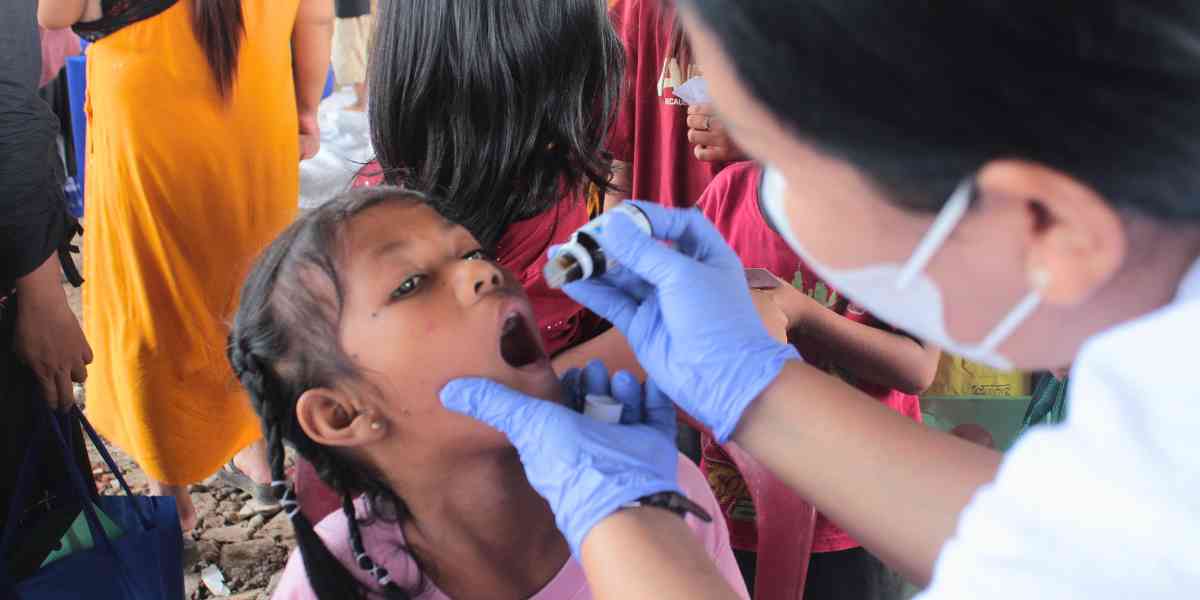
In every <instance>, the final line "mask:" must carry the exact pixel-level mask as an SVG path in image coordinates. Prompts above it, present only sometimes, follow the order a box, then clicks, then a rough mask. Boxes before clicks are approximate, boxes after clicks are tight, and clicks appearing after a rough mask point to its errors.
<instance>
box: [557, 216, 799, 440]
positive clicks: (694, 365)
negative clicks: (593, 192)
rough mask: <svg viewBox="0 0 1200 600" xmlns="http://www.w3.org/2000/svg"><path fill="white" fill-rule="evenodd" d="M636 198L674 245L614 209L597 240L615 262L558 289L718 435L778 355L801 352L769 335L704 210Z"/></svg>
mask: <svg viewBox="0 0 1200 600" xmlns="http://www.w3.org/2000/svg"><path fill="white" fill-rule="evenodd" d="M634 204H635V205H636V206H637V207H638V208H639V209H641V210H642V212H644V213H645V214H646V216H647V217H649V219H650V224H651V230H652V231H653V232H654V236H655V237H656V238H658V239H659V240H666V241H670V242H674V244H675V247H674V248H670V247H667V246H665V245H663V244H661V243H660V242H659V241H657V240H655V239H653V238H651V237H650V236H648V235H646V234H645V233H643V232H642V231H641V230H639V229H638V228H637V226H635V225H634V224H633V221H631V220H630V219H629V218H628V217H626V216H625V215H622V214H615V215H613V218H612V219H611V220H610V221H609V224H608V226H607V227H605V228H604V229H603V230H602V231H601V232H600V233H599V235H598V236H597V238H598V239H597V241H599V243H600V245H601V246H602V247H603V248H604V252H605V254H606V255H607V256H608V257H610V258H612V259H614V260H616V262H617V263H619V264H620V266H619V267H618V268H614V269H611V270H610V271H609V272H607V273H605V274H604V275H603V276H602V277H599V278H594V279H588V280H584V281H579V282H575V283H571V284H568V285H567V286H565V287H564V288H563V289H564V291H565V292H566V293H567V295H569V296H571V297H572V298H574V299H575V300H576V301H578V302H580V303H581V304H583V305H584V306H587V307H588V308H590V309H592V310H593V311H595V312H596V313H597V314H599V315H600V316H602V317H604V318H606V319H608V320H609V321H611V322H612V323H613V325H614V326H616V327H617V329H619V330H620V331H621V333H623V334H624V335H625V337H626V338H627V339H628V340H629V343H630V344H631V345H632V346H633V351H634V353H635V354H637V357H638V362H640V363H641V365H642V367H643V368H645V369H646V371H647V373H649V375H650V379H652V380H654V382H655V383H656V384H658V386H659V387H661V388H662V390H663V391H664V392H666V394H667V395H668V396H670V397H671V398H673V399H674V400H675V402H676V403H677V404H678V405H679V406H680V407H681V408H683V409H684V410H685V411H687V412H688V414H690V415H692V416H693V417H695V418H696V419H697V420H698V421H700V422H701V423H703V424H704V425H706V426H708V427H709V429H711V430H712V432H713V435H714V436H715V437H716V439H717V441H718V442H722V443H723V442H725V441H726V440H727V439H729V436H730V435H731V434H732V433H733V431H734V429H735V428H736V427H737V424H738V421H740V420H741V416H742V413H744V412H745V410H746V407H747V406H749V405H750V402H751V401H753V400H754V399H755V398H756V397H758V395H759V394H760V393H762V391H763V389H765V388H766V387H767V385H768V384H770V383H771V382H772V381H774V380H775V378H776V377H778V376H779V372H780V370H782V369H783V365H784V363H785V362H787V361H789V360H794V359H799V358H800V355H799V353H798V352H797V351H796V349H795V348H793V347H792V346H789V345H788V344H786V343H781V342H779V341H777V340H775V339H773V338H772V337H771V335H770V334H769V333H767V330H766V328H765V327H764V326H763V323H762V320H761V319H760V318H759V316H758V313H757V312H756V311H755V307H754V303H753V302H752V301H751V298H750V292H749V290H748V288H747V285H746V276H745V272H744V270H743V268H742V264H741V261H740V260H739V259H738V257H737V255H736V254H734V252H733V250H732V249H730V248H729V246H728V245H726V244H725V240H724V239H722V238H721V234H720V233H718V232H717V230H716V228H714V227H713V226H712V224H711V223H709V222H708V220H707V219H705V218H704V216H703V215H702V214H700V213H699V212H698V211H695V210H672V209H667V208H663V207H661V206H658V205H655V204H650V203H647V202H634Z"/></svg>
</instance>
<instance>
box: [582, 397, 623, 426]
mask: <svg viewBox="0 0 1200 600" xmlns="http://www.w3.org/2000/svg"><path fill="white" fill-rule="evenodd" d="M623 408H625V407H624V406H623V405H622V404H621V403H620V402H617V401H616V400H615V399H613V397H612V396H605V395H603V394H588V395H586V396H584V398H583V414H584V415H585V416H588V417H591V418H593V419H595V420H597V421H600V422H602V423H612V424H617V423H620V422H621V410H622V409H623Z"/></svg>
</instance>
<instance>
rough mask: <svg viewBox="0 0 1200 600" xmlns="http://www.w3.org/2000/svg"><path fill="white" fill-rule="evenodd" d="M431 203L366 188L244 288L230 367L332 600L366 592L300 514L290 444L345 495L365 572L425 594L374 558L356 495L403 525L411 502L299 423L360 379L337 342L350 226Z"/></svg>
mask: <svg viewBox="0 0 1200 600" xmlns="http://www.w3.org/2000/svg"><path fill="white" fill-rule="evenodd" d="M425 201H426V199H425V196H424V195H422V194H419V193H415V192H411V191H408V190H403V189H399V188H394V187H388V186H382V187H374V188H363V189H358V190H352V191H350V192H347V193H345V194H342V195H341V196H339V197H337V198H335V199H333V200H331V201H330V202H328V203H327V204H325V205H323V206H321V207H320V208H317V209H316V210H313V211H311V212H309V213H307V214H304V215H302V216H301V217H300V218H299V219H298V220H297V221H296V222H295V223H293V224H292V225H291V226H290V227H288V229H287V230H286V231H284V232H283V233H282V234H281V235H280V236H279V237H278V238H276V239H275V241H274V242H272V243H271V245H270V246H269V247H268V248H267V249H266V250H265V251H264V252H263V254H262V255H261V256H260V257H259V258H258V260H257V262H256V263H255V265H254V267H253V269H252V270H251V272H250V275H249V276H248V277H247V279H246V283H245V284H244V285H243V287H242V291H241V300H240V303H239V305H238V309H237V313H236V314H235V316H234V320H233V327H232V331H231V332H230V334H229V348H228V355H229V363H230V365H232V367H233V370H234V373H236V374H237V377H238V380H239V381H240V382H241V384H242V385H243V386H244V387H245V388H246V390H247V391H248V392H249V393H250V401H251V404H252V405H253V406H254V410H255V412H257V413H258V415H259V418H260V419H261V420H262V429H263V437H264V438H265V440H266V444H267V453H268V459H269V462H270V465H271V478H272V479H273V480H275V482H276V483H275V484H273V485H275V486H276V492H277V494H279V495H280V500H281V502H282V503H283V504H284V507H285V508H286V509H288V513H289V516H290V517H291V520H292V525H293V526H294V527H295V529H296V543H297V546H298V547H299V548H300V555H301V557H302V558H303V560H304V569H305V571H306V572H307V574H308V579H309V582H310V584H311V585H312V589H313V591H314V592H316V595H317V597H318V598H321V599H322V600H332V599H334V598H345V597H346V595H347V593H349V592H350V591H351V590H357V594H358V595H359V596H361V595H362V590H361V589H360V587H359V585H358V582H357V581H356V580H355V579H354V577H353V576H351V574H350V573H349V572H348V571H347V570H346V569H345V568H344V567H343V566H342V564H341V563H340V562H338V560H337V559H336V558H335V557H334V556H333V555H332V554H331V553H330V552H329V549H328V548H326V547H325V544H324V543H322V541H321V538H320V537H319V536H318V535H317V534H316V532H315V531H314V530H313V526H312V523H310V522H309V521H308V519H307V518H305V517H304V515H303V514H302V513H301V512H300V511H299V510H298V509H299V506H298V504H296V499H295V497H294V495H293V492H292V491H291V489H290V487H288V486H287V485H286V484H285V483H284V481H285V475H284V442H286V443H287V444H289V445H291V446H292V447H293V448H295V450H296V452H297V453H298V454H299V455H300V456H301V457H303V458H304V459H306V460H308V461H309V462H310V463H312V465H313V468H314V469H315V470H316V472H317V475H318V476H319V477H320V478H321V480H322V481H324V482H325V483H326V484H328V485H329V486H330V487H332V488H333V489H335V490H337V491H338V492H340V493H341V495H342V510H343V511H344V512H345V513H346V518H347V520H348V521H349V526H350V538H351V548H352V549H353V551H354V554H355V560H356V562H357V563H358V566H359V567H360V568H362V569H363V570H365V571H368V572H370V573H371V574H372V575H373V576H374V577H375V579H376V580H377V581H380V582H381V583H383V584H385V585H384V592H385V594H386V597H387V598H389V599H390V600H395V599H405V600H407V599H408V598H410V597H411V596H412V595H416V593H417V591H406V590H404V589H402V588H400V587H399V586H398V585H397V584H396V583H394V582H390V580H389V577H388V573H387V571H386V570H384V569H383V568H382V567H379V566H377V565H376V564H375V562H374V560H373V559H371V558H370V557H368V556H367V555H366V551H365V548H364V546H363V542H362V535H361V532H360V530H359V524H360V521H359V518H358V515H356V514H355V510H354V495H355V494H356V493H359V492H363V493H366V494H367V498H368V501H369V504H370V507H371V511H370V512H371V513H372V514H373V515H374V516H376V517H378V518H382V519H384V520H386V521H388V522H392V523H395V524H396V526H399V525H400V522H401V521H402V520H403V519H404V518H405V517H406V516H407V515H408V512H407V508H406V506H405V504H404V501H403V500H402V499H401V498H400V497H398V496H397V495H396V494H395V492H393V491H392V490H391V488H389V487H388V486H387V485H386V484H385V483H384V482H382V481H380V479H379V478H378V476H377V475H376V474H374V473H372V472H371V471H370V470H369V469H368V468H367V467H366V466H364V465H360V464H356V463H355V462H354V461H351V460H347V459H346V457H345V456H344V455H342V454H340V453H338V452H336V451H334V450H333V449H331V448H328V447H325V446H322V445H320V444H317V443H316V442H314V441H313V440H312V439H311V438H309V437H308V436H307V435H306V434H305V433H304V430H303V429H301V428H300V425H299V423H298V422H297V420H296V401H297V400H298V399H299V398H300V395H301V394H303V393H304V392H305V391H306V390H309V389H313V388H319V387H327V388H328V387H334V386H337V385H342V386H356V385H357V384H358V383H359V382H360V377H359V374H358V372H357V370H356V368H355V366H354V363H353V361H352V360H351V359H350V357H348V356H347V355H346V353H345V352H343V350H342V348H341V347H340V346H339V344H338V343H337V340H338V339H339V336H338V323H339V322H340V320H341V310H342V299H343V297H344V293H343V290H344V286H343V283H342V281H341V280H340V279H339V277H338V264H337V263H338V256H337V254H338V248H339V243H340V240H341V236H342V232H343V230H344V229H345V225H346V224H347V223H348V222H349V221H350V220H351V219H353V218H354V217H355V216H356V215H358V214H360V213H362V212H363V211H365V210H367V209H369V208H371V207H373V206H377V205H380V204H383V203H385V202H409V203H421V202H425ZM280 489H282V490H284V492H283V493H282V494H280V493H279V492H280ZM414 559H416V557H415V556H414ZM417 562H418V566H419V565H420V561H419V560H418V561H417Z"/></svg>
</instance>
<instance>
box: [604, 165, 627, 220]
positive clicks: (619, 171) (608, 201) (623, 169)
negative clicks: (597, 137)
mask: <svg viewBox="0 0 1200 600" xmlns="http://www.w3.org/2000/svg"><path fill="white" fill-rule="evenodd" d="M612 169H613V171H612V180H611V182H610V183H609V186H608V192H607V193H605V194H604V210H608V209H610V208H612V207H614V206H616V205H618V204H620V203H621V201H622V200H626V199H628V198H629V192H630V190H632V189H633V164H632V163H628V162H625V161H623V160H616V159H613V161H612Z"/></svg>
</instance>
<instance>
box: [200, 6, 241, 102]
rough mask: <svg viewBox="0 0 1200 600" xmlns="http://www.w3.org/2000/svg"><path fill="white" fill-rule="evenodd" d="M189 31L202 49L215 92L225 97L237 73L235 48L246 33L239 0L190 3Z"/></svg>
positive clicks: (237, 47)
mask: <svg viewBox="0 0 1200 600" xmlns="http://www.w3.org/2000/svg"><path fill="white" fill-rule="evenodd" d="M192 29H193V30H195V32H196V39H197V40H199V41H200V46H201V47H202V48H204V56H205V58H206V59H208V67H209V69H211V70H212V74H213V77H214V78H215V79H216V80H217V90H218V91H220V93H221V95H222V96H228V95H229V91H230V89H231V88H232V87H233V77H234V75H236V74H237V63H238V49H239V48H241V46H242V37H243V36H244V35H245V32H246V25H245V23H244V22H243V20H242V0H192Z"/></svg>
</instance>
